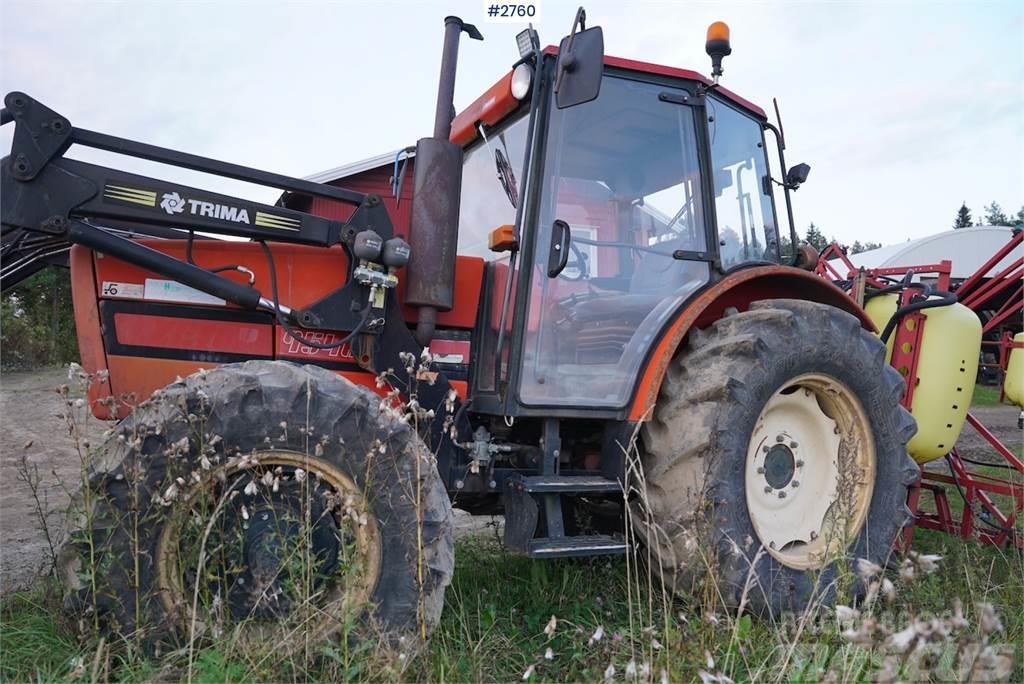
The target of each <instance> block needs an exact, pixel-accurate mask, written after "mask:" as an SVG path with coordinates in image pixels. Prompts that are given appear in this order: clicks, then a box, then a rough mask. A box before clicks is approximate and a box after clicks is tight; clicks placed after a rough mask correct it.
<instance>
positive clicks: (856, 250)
mask: <svg viewBox="0 0 1024 684" xmlns="http://www.w3.org/2000/svg"><path fill="white" fill-rule="evenodd" d="M881 246H882V243H880V242H865V243H864V244H861V242H860V240H854V241H853V245H851V247H850V254H860V253H861V252H870V251H871V250H873V249H878V248H879V247H881Z"/></svg>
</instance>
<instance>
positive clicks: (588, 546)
mask: <svg viewBox="0 0 1024 684" xmlns="http://www.w3.org/2000/svg"><path fill="white" fill-rule="evenodd" d="M625 552H626V542H624V541H622V540H621V539H616V538H615V537H609V536H607V535H603V534H588V535H583V536H579V537H539V538H537V539H531V540H530V543H529V546H528V547H527V550H526V555H527V556H529V557H530V558H568V557H571V556H598V555H619V554H623V553H625Z"/></svg>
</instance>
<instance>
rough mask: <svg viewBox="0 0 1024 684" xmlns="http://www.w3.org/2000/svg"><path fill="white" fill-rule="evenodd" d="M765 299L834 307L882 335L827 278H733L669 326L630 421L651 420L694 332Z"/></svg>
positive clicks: (745, 274) (778, 270)
mask: <svg viewBox="0 0 1024 684" xmlns="http://www.w3.org/2000/svg"><path fill="white" fill-rule="evenodd" d="M761 299H803V300H807V301H812V302H819V303H821V304H828V305H829V306H834V307H836V308H839V309H842V310H843V311H846V312H848V313H851V314H853V315H854V316H856V317H857V318H858V319H859V320H860V324H861V325H862V326H864V328H865V329H867V330H870V331H872V332H877V330H876V328H875V326H874V324H873V323H872V322H871V320H870V319H869V318H868V316H867V314H866V313H864V310H863V309H862V308H861V307H860V306H858V305H857V303H856V302H854V301H853V300H852V299H850V297H849V296H848V295H847V294H846V293H845V292H843V291H842V290H841V289H839V288H838V287H836V286H835V285H833V284H832V283H830V282H828V281H827V280H825V279H824V278H822V277H820V276H817V275H815V274H813V273H810V272H808V271H803V270H800V269H796V268H792V267H789V266H754V267H751V268H745V269H743V270H740V271H734V272H732V273H729V274H728V275H726V276H725V277H724V278H722V279H721V280H719V281H718V282H716V283H714V284H713V285H711V286H710V287H708V288H706V289H705V290H704V291H703V292H701V293H700V294H699V295H697V296H696V297H695V298H694V299H691V300H689V301H687V302H686V303H684V304H682V305H681V306H680V307H679V309H678V310H677V311H676V313H675V314H674V315H673V316H672V317H671V318H670V319H669V321H668V323H666V325H665V327H664V329H663V330H662V332H661V334H660V336H659V339H658V342H657V344H655V345H654V347H653V348H652V349H651V351H650V353H649V354H648V356H647V359H646V360H645V361H644V365H643V367H642V371H641V374H640V382H639V383H638V384H637V390H636V394H635V395H634V397H633V403H632V404H631V405H630V408H629V420H631V421H645V420H648V419H649V418H650V414H651V410H652V409H653V408H654V404H655V402H656V401H657V399H658V392H659V390H660V389H661V381H662V379H663V378H664V377H665V371H666V370H667V369H668V365H669V363H670V362H671V361H672V358H673V357H674V356H675V355H676V351H677V350H678V349H679V345H680V344H682V342H683V340H684V339H685V338H686V334H687V333H688V332H689V331H690V328H692V327H694V326H696V327H697V328H703V327H706V326H708V325H711V324H712V323H713V322H715V321H716V320H718V319H719V318H721V316H722V314H723V312H724V311H725V309H726V308H728V307H736V308H737V309H739V310H740V311H745V310H746V309H747V308H748V307H749V306H750V304H751V302H756V301H758V300H761Z"/></svg>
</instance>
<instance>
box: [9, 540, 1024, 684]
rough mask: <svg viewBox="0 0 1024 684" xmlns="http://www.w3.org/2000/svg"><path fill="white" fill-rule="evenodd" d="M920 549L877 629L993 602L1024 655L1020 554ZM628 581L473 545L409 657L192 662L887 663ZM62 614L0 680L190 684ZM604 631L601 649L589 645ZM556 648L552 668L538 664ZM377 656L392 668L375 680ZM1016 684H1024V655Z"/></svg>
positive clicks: (598, 671) (589, 674) (867, 671)
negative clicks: (433, 624)
mask: <svg viewBox="0 0 1024 684" xmlns="http://www.w3.org/2000/svg"><path fill="white" fill-rule="evenodd" d="M914 547H915V549H916V550H918V551H919V552H921V553H936V554H940V555H942V556H943V557H944V559H943V561H942V562H941V563H940V564H939V569H938V570H937V571H936V572H935V573H934V574H931V575H928V576H927V577H924V578H922V579H918V580H916V581H914V582H913V583H911V584H910V585H902V584H900V583H899V582H898V581H897V586H898V588H899V593H898V595H897V599H896V601H895V602H894V603H893V604H892V605H890V606H886V607H885V608H883V609H882V610H881V611H880V612H879V613H878V614H877V615H876V617H877V619H878V620H879V621H881V622H883V623H887V624H891V625H893V627H894V629H899V628H901V626H902V625H905V624H907V623H908V621H909V620H910V616H911V615H916V616H929V615H942V614H947V613H948V612H949V610H950V606H951V601H952V600H953V597H959V598H960V599H961V600H962V601H963V603H964V606H965V607H966V612H967V615H968V617H969V618H971V619H972V621H973V618H972V613H973V607H974V606H976V605H977V604H979V603H980V602H989V603H992V604H993V605H994V606H996V607H997V610H998V611H999V614H1000V615H1001V617H1002V621H1003V624H1004V626H1005V631H1004V633H1003V634H1002V635H999V637H998V638H997V639H996V640H997V641H1000V642H1005V643H1016V644H1020V643H1024V560H1022V557H1021V555H1019V554H1015V553H1013V552H1004V551H1000V550H998V549H994V548H991V547H982V546H979V545H977V544H974V543H971V542H963V541H961V540H959V539H956V538H953V537H949V536H946V535H941V534H938V533H930V532H928V531H925V530H918V531H917V532H916V534H915V537H914ZM633 570H634V568H627V562H626V560H625V559H623V558H594V559H582V560H563V561H530V560H527V559H524V558H520V557H516V556H511V555H508V554H507V553H505V552H504V551H502V550H501V548H500V547H499V546H498V545H497V544H496V542H495V541H494V540H493V539H492V538H489V537H486V536H482V537H476V538H470V539H465V540H462V541H460V542H459V544H458V545H457V563H456V572H455V577H454V580H453V583H452V585H451V586H450V587H449V589H448V593H447V597H446V607H445V611H444V615H443V617H442V620H441V624H440V626H439V627H438V629H437V630H436V631H435V633H434V635H433V637H432V638H431V640H430V641H429V643H428V645H427V646H426V648H425V649H423V650H422V651H421V652H419V653H413V652H409V653H404V652H403V651H402V648H401V646H399V647H398V648H397V649H396V650H395V651H393V652H390V653H388V652H387V651H388V649H383V648H382V649H380V650H379V651H374V652H372V653H371V652H366V651H364V652H362V653H355V654H352V653H350V652H348V653H346V651H347V648H346V647H345V645H344V644H343V643H342V644H335V645H333V646H329V647H326V648H324V649H323V650H322V651H321V657H320V658H318V659H315V660H314V661H313V662H311V663H308V664H302V665H299V664H296V663H292V662H289V661H286V662H277V661H275V660H274V659H273V658H271V659H269V660H265V661H263V662H259V658H258V657H255V656H254V655H253V654H240V653H238V652H237V649H233V648H230V647H221V648H218V647H210V648H206V649H204V650H202V651H200V652H199V654H198V656H197V657H196V668H195V670H194V671H193V681H210V682H212V681H219V682H224V681H292V680H300V681H301V680H310V679H312V680H334V681H343V680H345V681H356V680H364V679H372V680H379V681H391V680H394V679H402V680H405V681H428V680H429V681H438V682H465V681H520V680H521V678H522V676H523V673H524V672H525V671H526V670H527V668H529V667H530V666H531V665H532V666H534V671H533V675H532V680H531V681H601V680H602V679H603V678H604V673H605V671H606V669H607V668H608V667H609V665H612V666H613V667H614V668H615V671H616V675H615V679H616V680H617V681H622V680H623V679H624V677H625V671H626V669H627V666H628V664H629V662H630V661H633V662H634V664H635V666H636V667H637V668H638V669H639V670H641V671H642V668H643V665H644V663H648V664H649V665H650V668H651V675H650V677H649V678H650V680H651V681H655V682H657V681H659V680H660V677H661V670H662V669H663V668H664V669H665V670H667V672H668V675H669V678H670V679H671V681H673V682H675V681H691V680H693V679H696V678H698V675H699V671H700V670H702V669H703V670H709V671H712V672H721V673H723V674H725V675H727V676H729V677H730V678H732V679H734V680H735V681H750V680H754V679H758V680H761V679H768V680H772V681H803V680H806V679H815V678H819V677H820V676H822V675H823V674H824V673H825V672H827V671H829V670H832V671H834V672H836V673H838V676H839V679H841V680H843V681H867V680H869V679H870V676H871V672H872V671H873V668H875V667H877V666H878V664H879V662H880V656H879V655H878V654H877V653H875V652H869V651H866V650H863V649H861V648H859V647H854V646H851V645H849V644H848V643H847V642H846V641H845V640H843V639H842V638H841V637H840V636H839V634H838V632H839V630H838V628H837V626H836V625H835V622H834V619H833V618H830V617H828V616H826V617H824V618H823V619H821V620H817V621H812V623H811V624H810V625H808V626H807V628H805V629H804V630H803V631H802V633H801V636H800V638H799V639H794V637H793V634H794V630H793V625H792V624H790V623H784V624H773V623H770V622H767V621H760V620H751V619H750V618H749V617H746V616H745V617H743V618H741V619H739V620H735V619H734V618H733V616H729V615H724V614H713V613H710V612H707V611H703V610H702V608H701V605H700V601H699V600H696V599H688V600H679V599H677V600H675V601H671V602H669V603H668V604H667V606H666V608H667V610H663V608H662V604H661V597H660V595H659V592H657V591H655V592H654V594H653V595H648V594H647V592H646V587H647V575H646V574H641V575H640V581H637V577H633V578H632V579H630V573H631V572H632V571H633ZM893 577H895V575H893ZM652 607H653V610H652ZM57 615H59V606H58V603H57V600H56V599H55V598H54V597H52V596H51V595H47V593H46V587H45V584H44V585H40V587H38V588H37V589H36V590H34V591H32V592H29V593H23V594H17V595H15V596H13V597H8V598H6V599H4V601H3V603H2V607H0V638H2V642H0V680H2V681H19V682H20V681H56V680H67V679H73V680H77V681H88V680H91V679H92V671H93V666H94V664H95V665H96V666H97V672H98V673H99V674H98V677H99V678H101V679H102V678H103V677H104V673H106V676H109V677H110V678H111V679H115V680H122V681H137V680H140V679H143V678H145V677H147V676H151V675H153V674H154V673H162V674H165V675H168V674H169V676H165V677H162V678H170V679H180V678H182V677H183V676H184V670H183V666H182V662H181V660H180V656H178V658H179V659H178V660H177V661H176V662H174V661H173V656H172V657H170V658H167V657H165V658H164V659H163V660H158V659H155V658H149V659H144V658H137V657H134V658H133V657H131V655H130V653H128V652H126V650H125V649H124V648H114V649H99V652H100V654H101V656H100V657H97V656H96V654H97V651H98V643H97V641H96V640H95V639H84V640H82V639H80V638H79V637H77V636H76V635H75V633H74V631H73V630H72V629H71V626H70V625H65V624H63V623H62V622H60V620H59V619H56V618H55V616H57ZM552 615H554V616H556V617H557V619H558V626H557V629H556V631H555V633H554V634H553V635H552V636H551V637H548V636H547V635H545V633H544V627H545V625H546V624H547V623H548V620H549V619H550V618H551V616H552ZM712 615H713V616H714V620H711V619H710V618H711V616H712ZM712 622H714V624H712ZM598 627H601V628H602V629H603V632H604V637H603V638H602V639H600V640H599V641H596V642H593V643H591V637H592V635H593V634H594V632H595V630H597V628H598ZM972 630H973V627H972ZM794 642H795V646H793V644H794ZM548 648H550V649H551V650H552V652H553V658H552V659H551V660H547V659H545V657H544V653H545V650H546V649H548ZM790 651H792V654H791V657H790V658H789V660H788V663H789V664H788V665H787V666H786V667H785V668H783V667H782V663H783V662H784V661H786V655H787V653H789V652H790ZM269 652H271V653H272V650H271V651H269ZM709 655H710V656H711V658H712V659H713V660H714V666H713V667H709V666H708V664H707V657H708V656H709ZM382 657H386V658H389V659H390V660H389V663H388V664H387V665H386V666H385V667H383V668H380V667H378V665H377V663H378V662H379V661H380V659H381V658H382ZM367 663H373V665H372V666H371V665H370V664H367ZM168 668H169V669H168ZM1014 676H1015V678H1016V680H1024V669H1021V663H1020V654H1019V653H1018V662H1017V665H1016V671H1015V675H1014Z"/></svg>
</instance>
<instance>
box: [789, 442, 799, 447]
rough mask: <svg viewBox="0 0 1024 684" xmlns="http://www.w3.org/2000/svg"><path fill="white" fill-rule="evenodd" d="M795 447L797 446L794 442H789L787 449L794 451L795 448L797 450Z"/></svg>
mask: <svg viewBox="0 0 1024 684" xmlns="http://www.w3.org/2000/svg"><path fill="white" fill-rule="evenodd" d="M797 446H798V445H797V443H796V441H792V442H790V443H789V448H790V449H796V448H797Z"/></svg>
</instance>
